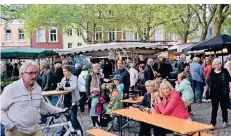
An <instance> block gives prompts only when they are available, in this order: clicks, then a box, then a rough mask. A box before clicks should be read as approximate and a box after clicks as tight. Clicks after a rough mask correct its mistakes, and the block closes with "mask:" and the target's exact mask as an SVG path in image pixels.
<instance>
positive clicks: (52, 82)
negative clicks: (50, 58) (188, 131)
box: [1, 54, 231, 136]
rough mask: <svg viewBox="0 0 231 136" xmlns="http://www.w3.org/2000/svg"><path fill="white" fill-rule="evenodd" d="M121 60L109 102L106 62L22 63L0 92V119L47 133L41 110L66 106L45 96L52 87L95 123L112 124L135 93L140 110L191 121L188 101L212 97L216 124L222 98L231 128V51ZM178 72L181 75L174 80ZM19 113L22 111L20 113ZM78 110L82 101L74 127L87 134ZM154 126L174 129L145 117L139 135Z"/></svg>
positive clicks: (37, 134)
mask: <svg viewBox="0 0 231 136" xmlns="http://www.w3.org/2000/svg"><path fill="white" fill-rule="evenodd" d="M116 62H117V64H116V65H117V69H116V70H115V71H114V72H113V74H112V77H113V78H112V83H111V85H110V86H107V87H108V88H109V89H110V100H109V104H108V105H107V106H106V107H105V102H106V101H105V100H104V97H103V95H104V92H103V90H104V88H105V87H103V86H102V85H103V83H104V78H105V74H103V73H107V74H109V73H108V72H106V71H107V69H104V70H103V71H102V70H101V69H102V63H94V64H92V65H91V66H90V65H84V66H80V67H78V69H74V70H73V67H72V66H70V65H68V64H67V63H65V62H62V61H55V63H54V69H51V67H50V64H49V63H48V62H46V61H42V62H40V64H39V66H40V68H38V64H37V63H36V62H34V61H27V62H25V63H23V64H22V66H21V67H20V69H19V76H20V79H19V80H18V81H15V82H13V83H12V84H10V85H8V86H7V87H5V88H4V91H3V93H2V95H1V99H2V103H1V107H2V108H1V113H2V116H1V123H2V124H4V125H5V126H6V128H7V130H8V131H6V132H7V133H11V134H16V133H17V134H21V135H25V134H30V135H33V136H42V134H41V131H40V128H39V125H38V123H39V122H40V121H41V120H39V119H40V109H42V110H45V111H48V112H50V113H55V112H60V111H63V110H64V109H61V108H57V107H54V106H52V105H50V104H48V103H47V102H45V100H44V99H43V98H42V95H41V92H42V91H49V90H58V91H62V90H66V91H71V93H70V94H65V96H64V103H63V108H69V107H71V106H72V105H74V104H75V103H76V102H77V101H78V100H80V105H79V108H80V112H84V111H87V112H88V113H89V116H90V118H91V120H92V124H93V127H94V128H98V127H100V126H101V120H100V117H101V116H105V117H106V118H107V120H108V123H109V122H110V121H112V120H113V119H114V118H115V117H116V115H115V114H113V111H114V110H117V109H122V108H124V107H125V106H126V105H124V104H123V103H122V102H121V100H122V99H127V98H129V96H130V95H129V94H131V93H139V94H140V95H144V97H143V100H142V102H141V103H140V105H139V109H140V110H141V111H144V112H155V113H158V114H163V115H168V116H173V117H177V118H182V119H187V120H191V117H190V114H191V110H192V109H191V106H186V105H187V104H189V105H190V104H191V103H194V102H195V103H198V104H200V103H202V98H205V99H211V102H212V114H211V122H210V123H211V125H213V126H215V125H216V117H217V110H218V105H219V103H220V106H221V109H222V117H223V127H227V121H228V112H227V109H228V107H229V102H230V101H229V99H230V97H231V90H230V88H231V75H230V74H231V55H229V56H228V60H227V62H226V63H225V64H224V63H223V62H222V61H221V60H220V59H218V58H215V59H212V58H206V59H204V60H200V58H198V57H194V58H193V59H192V61H191V60H187V61H186V56H185V55H184V54H182V55H181V56H180V59H179V60H178V62H177V63H176V65H173V64H172V63H170V61H168V60H167V59H165V58H162V59H156V60H154V59H152V58H149V59H148V60H147V62H146V64H144V63H140V64H138V63H135V62H131V63H129V66H127V65H126V64H125V62H124V61H122V60H117V61H116ZM110 70H112V68H110ZM174 72H175V73H176V74H177V77H176V79H175V80H172V78H173V76H172V73H174ZM110 73H111V72H110ZM107 78H109V75H107ZM15 90H17V91H15ZM80 98H81V99H80ZM49 99H50V100H51V102H52V104H53V105H54V104H55V103H56V102H57V96H52V97H50V98H49ZM86 108H87V109H86ZM14 112H17V113H19V114H17V115H15V114H14ZM77 112H78V106H74V108H72V111H71V119H72V120H73V125H74V126H73V127H74V128H75V129H76V130H78V134H82V135H83V130H82V128H81V125H80V123H79V121H78V119H77ZM110 123H111V122H110ZM151 129H153V133H154V135H155V136H163V135H165V134H167V133H171V132H170V131H168V130H165V129H162V128H159V127H155V126H151V125H149V124H146V123H143V122H140V132H139V135H140V136H143V135H145V136H150V135H151Z"/></svg>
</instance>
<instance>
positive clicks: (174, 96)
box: [154, 81, 191, 136]
mask: <svg viewBox="0 0 231 136" xmlns="http://www.w3.org/2000/svg"><path fill="white" fill-rule="evenodd" d="M160 96H162V97H163V100H162V101H161V99H160ZM154 97H155V99H154V107H155V113H159V114H163V115H168V116H173V117H177V118H181V119H188V120H191V118H190V114H189V113H188V111H187V110H186V108H185V104H184V102H183V100H182V99H181V97H180V94H179V93H178V92H177V91H176V90H175V89H174V88H173V87H172V85H171V84H170V83H169V82H168V81H163V82H162V83H161V85H160V92H159V93H158V92H155V94H154ZM154 131H155V134H154V135H155V136H156V135H157V136H165V135H166V133H169V131H168V130H165V129H162V128H159V127H156V128H154Z"/></svg>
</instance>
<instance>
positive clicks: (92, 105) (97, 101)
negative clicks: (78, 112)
mask: <svg viewBox="0 0 231 136" xmlns="http://www.w3.org/2000/svg"><path fill="white" fill-rule="evenodd" d="M90 93H91V97H92V98H91V99H90V100H89V103H88V112H89V113H90V117H91V120H92V124H93V128H96V123H97V125H98V126H99V127H100V123H99V120H98V116H99V115H100V114H101V113H102V111H103V104H104V99H103V98H102V97H101V96H100V90H99V89H96V88H94V89H92V90H91V92H90Z"/></svg>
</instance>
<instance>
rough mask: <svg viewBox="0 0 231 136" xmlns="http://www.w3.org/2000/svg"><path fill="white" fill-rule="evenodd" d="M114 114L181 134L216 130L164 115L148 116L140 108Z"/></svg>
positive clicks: (117, 111)
mask: <svg viewBox="0 0 231 136" xmlns="http://www.w3.org/2000/svg"><path fill="white" fill-rule="evenodd" d="M113 113H115V114H118V115H121V116H125V117H129V118H131V119H134V120H137V121H141V122H145V123H148V124H151V125H155V126H158V127H161V128H165V129H168V130H171V131H173V132H177V133H180V134H192V133H195V132H200V131H206V130H211V129H214V127H213V126H211V125H206V124H202V123H199V122H194V121H190V120H185V119H180V118H176V117H172V116H166V115H162V114H155V113H153V114H148V113H147V112H143V111H140V110H139V109H138V108H128V109H120V110H115V111H113Z"/></svg>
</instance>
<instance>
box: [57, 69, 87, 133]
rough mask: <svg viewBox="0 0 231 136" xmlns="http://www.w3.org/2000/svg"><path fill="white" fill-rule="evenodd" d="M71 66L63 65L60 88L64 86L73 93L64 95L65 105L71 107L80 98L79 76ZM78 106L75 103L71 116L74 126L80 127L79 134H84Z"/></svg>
mask: <svg viewBox="0 0 231 136" xmlns="http://www.w3.org/2000/svg"><path fill="white" fill-rule="evenodd" d="M71 70H72V69H71V66H70V65H65V66H63V74H64V77H63V79H62V81H61V83H60V86H59V87H58V89H60V88H63V90H65V91H71V93H69V94H66V95H64V107H68V108H69V107H71V105H74V104H75V103H76V102H77V101H78V100H79V91H78V89H77V77H76V76H74V75H73V74H72V73H71ZM77 111H78V107H77V106H76V105H75V106H74V107H73V108H72V110H71V118H72V120H73V127H74V128H75V129H78V134H81V133H82V134H83V131H82V128H81V126H80V124H79V121H78V119H77Z"/></svg>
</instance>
